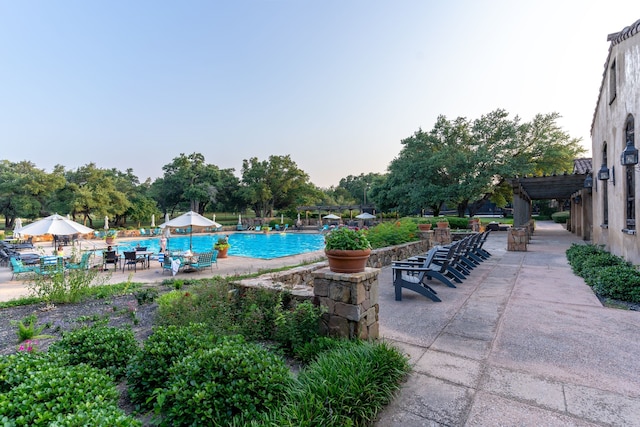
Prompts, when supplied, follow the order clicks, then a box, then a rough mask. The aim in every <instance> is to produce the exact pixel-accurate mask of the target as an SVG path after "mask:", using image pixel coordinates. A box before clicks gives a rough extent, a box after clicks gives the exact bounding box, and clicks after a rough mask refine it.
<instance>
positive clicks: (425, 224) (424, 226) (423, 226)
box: [418, 219, 433, 231]
mask: <svg viewBox="0 0 640 427" xmlns="http://www.w3.org/2000/svg"><path fill="white" fill-rule="evenodd" d="M432 225H433V224H431V221H429V220H428V219H419V220H418V229H419V230H420V231H429V230H431V226H432Z"/></svg>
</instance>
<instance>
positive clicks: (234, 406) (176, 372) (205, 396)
mask: <svg viewBox="0 0 640 427" xmlns="http://www.w3.org/2000/svg"><path fill="white" fill-rule="evenodd" d="M169 371H170V378H169V380H168V382H167V388H166V389H165V390H163V391H161V392H159V393H158V396H157V404H158V410H159V411H160V412H161V413H162V415H163V417H162V420H161V425H163V426H191V425H227V424H228V423H230V422H233V420H235V422H238V421H239V420H251V419H255V418H256V417H260V416H262V414H263V413H264V412H267V411H269V410H271V409H274V408H276V407H277V405H278V404H279V403H280V401H281V400H282V398H283V397H284V395H285V392H286V390H287V388H288V386H289V384H290V382H291V374H290V372H289V369H288V368H287V366H286V365H285V363H284V361H283V360H282V359H280V358H279V357H277V356H275V355H274V354H273V353H270V352H268V351H267V350H265V349H264V348H262V347H260V346H258V345H257V344H253V343H242V342H238V341H237V340H230V341H228V342H226V341H223V342H222V343H221V344H220V345H219V346H216V347H214V348H212V349H204V350H198V351H196V352H195V353H193V354H191V355H189V356H186V357H185V358H183V359H182V360H180V361H179V362H177V363H176V364H174V365H173V366H172V367H171V368H170V370H169Z"/></svg>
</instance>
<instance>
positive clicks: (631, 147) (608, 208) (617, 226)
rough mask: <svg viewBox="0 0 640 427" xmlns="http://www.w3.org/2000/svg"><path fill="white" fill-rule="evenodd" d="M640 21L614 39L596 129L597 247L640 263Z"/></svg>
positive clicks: (611, 38)
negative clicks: (639, 133)
mask: <svg viewBox="0 0 640 427" xmlns="http://www.w3.org/2000/svg"><path fill="white" fill-rule="evenodd" d="M639 31H640V20H638V21H636V22H635V23H634V24H633V25H631V26H629V27H626V28H624V29H623V30H622V31H620V32H618V33H614V34H609V36H608V38H607V40H608V41H610V42H611V45H610V47H609V54H608V56H607V58H606V62H605V66H604V74H603V76H602V84H601V86H600V93H599V95H598V102H597V105H596V110H595V113H594V116H593V122H592V125H591V143H592V150H593V151H592V153H593V169H594V176H593V186H592V192H591V195H592V197H591V202H592V209H593V213H592V215H593V217H592V220H593V233H592V242H593V243H594V244H602V245H605V249H607V250H608V251H610V252H611V253H614V254H616V255H620V256H622V257H624V258H626V259H627V260H628V261H631V262H632V263H634V264H640V236H638V233H637V225H636V218H637V217H638V216H639V213H640V200H638V197H637V196H638V194H639V191H640V183H639V182H638V179H639V178H640V173H639V172H640V165H639V164H638V149H637V145H636V144H637V142H636V139H635V133H636V129H638V126H639V121H640V35H638V32H639ZM639 142H640V141H639Z"/></svg>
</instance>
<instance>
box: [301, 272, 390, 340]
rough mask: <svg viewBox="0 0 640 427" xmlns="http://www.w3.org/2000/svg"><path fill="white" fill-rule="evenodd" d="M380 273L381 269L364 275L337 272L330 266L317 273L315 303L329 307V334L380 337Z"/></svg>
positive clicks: (326, 319)
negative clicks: (330, 268)
mask: <svg viewBox="0 0 640 427" xmlns="http://www.w3.org/2000/svg"><path fill="white" fill-rule="evenodd" d="M379 273H380V270H379V269H377V268H366V269H365V271H364V272H362V273H352V274H345V273H333V272H332V271H330V270H329V268H328V267H327V268H322V269H319V270H316V271H314V272H313V277H314V281H313V294H314V300H315V301H316V302H317V303H318V304H320V305H322V306H324V307H326V308H327V312H326V313H325V314H324V315H323V321H324V322H323V323H324V326H325V327H326V328H327V330H326V332H327V333H328V334H329V335H331V336H339V337H346V338H360V339H377V338H378V337H379V335H380V332H379V324H378V311H379V305H378V274H379Z"/></svg>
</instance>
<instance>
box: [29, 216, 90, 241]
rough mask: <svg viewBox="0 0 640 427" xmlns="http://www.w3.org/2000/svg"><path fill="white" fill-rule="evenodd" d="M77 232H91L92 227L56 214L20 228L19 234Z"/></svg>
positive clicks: (69, 233)
mask: <svg viewBox="0 0 640 427" xmlns="http://www.w3.org/2000/svg"><path fill="white" fill-rule="evenodd" d="M78 233H82V234H84V233H93V229H92V228H89V227H85V226H84V225H82V224H80V223H77V222H75V221H72V220H70V219H66V218H65V217H63V216H60V215H58V214H53V215H50V216H48V217H46V218H43V219H41V220H38V221H36V222H34V223H31V224H29V225H25V226H24V227H22V228H21V229H20V234H26V235H28V236H42V235H43V234H57V235H59V236H70V235H72V234H78Z"/></svg>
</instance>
